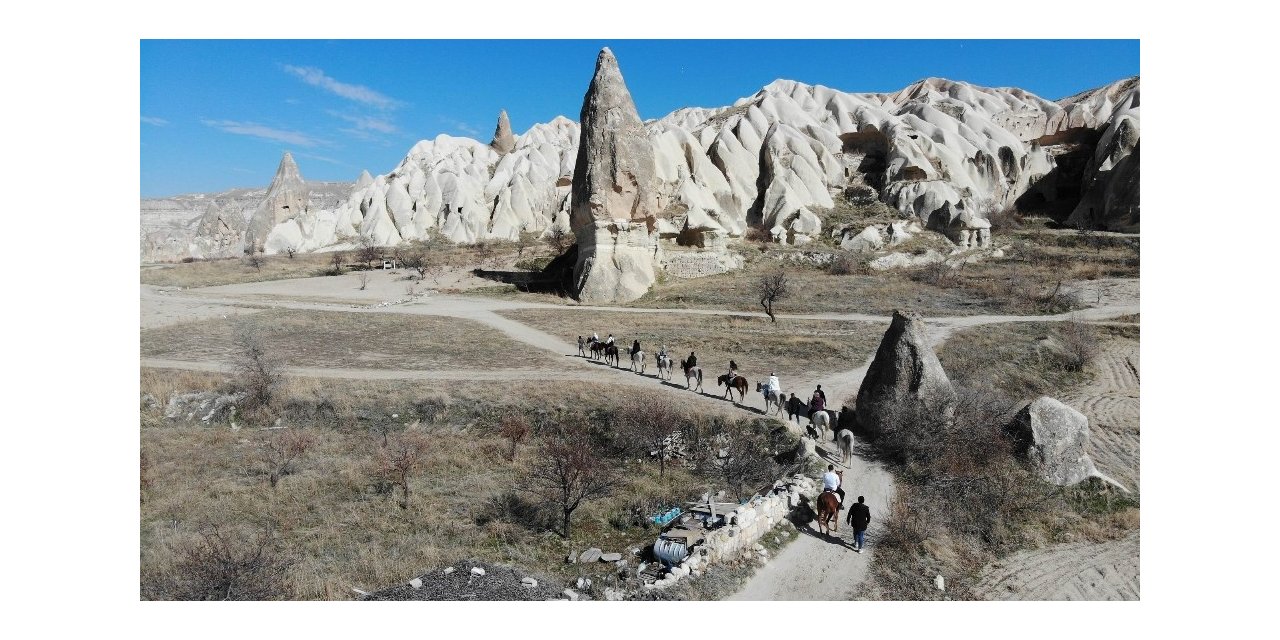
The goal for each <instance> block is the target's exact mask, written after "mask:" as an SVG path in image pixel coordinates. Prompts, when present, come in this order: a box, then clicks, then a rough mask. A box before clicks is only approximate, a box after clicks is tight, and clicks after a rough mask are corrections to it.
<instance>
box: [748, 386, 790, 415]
mask: <svg viewBox="0 0 1280 640" xmlns="http://www.w3.org/2000/svg"><path fill="white" fill-rule="evenodd" d="M743 382H744V383H745V382H746V380H743ZM744 386H745V384H744ZM756 391H762V392H764V414H765V415H766V416H767V415H769V413H770V412H771V411H772V410H773V409H775V408H776V409H777V410H778V415H782V410H783V406H782V404H783V402H784V396H783V394H782V392H781V391H774V390H773V389H770V390H768V391H765V388H764V383H763V382H757V383H756Z"/></svg>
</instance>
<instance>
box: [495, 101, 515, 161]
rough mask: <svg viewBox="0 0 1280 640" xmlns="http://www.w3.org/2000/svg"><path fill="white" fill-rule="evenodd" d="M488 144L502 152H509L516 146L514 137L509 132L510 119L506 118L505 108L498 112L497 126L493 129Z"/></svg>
mask: <svg viewBox="0 0 1280 640" xmlns="http://www.w3.org/2000/svg"><path fill="white" fill-rule="evenodd" d="M489 146H491V147H493V150H494V151H497V152H498V153H502V154H506V153H511V150H512V149H515V148H516V137H515V134H513V133H511V120H510V119H508V118H507V110H506V109H503V110H502V111H501V112H500V113H499V114H498V127H497V128H496V129H494V130H493V142H490V143H489Z"/></svg>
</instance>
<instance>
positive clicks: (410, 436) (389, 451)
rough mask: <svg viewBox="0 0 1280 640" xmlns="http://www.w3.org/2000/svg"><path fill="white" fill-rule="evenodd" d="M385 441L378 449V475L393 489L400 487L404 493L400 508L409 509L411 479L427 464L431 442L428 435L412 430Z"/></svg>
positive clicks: (376, 460) (376, 461)
mask: <svg viewBox="0 0 1280 640" xmlns="http://www.w3.org/2000/svg"><path fill="white" fill-rule="evenodd" d="M384 437H385V434H384ZM384 442H385V443H386V444H385V445H384V446H383V447H382V448H381V449H379V450H378V453H377V457H376V459H375V463H376V466H377V475H378V477H379V479H380V480H381V481H383V482H384V483H386V484H388V485H390V486H391V487H392V489H393V490H394V488H395V487H400V490H401V492H402V494H403V499H402V500H401V501H400V508H401V509H408V508H409V481H410V480H412V479H413V476H415V475H416V474H417V473H418V472H419V471H421V470H422V467H423V466H424V465H425V464H426V461H427V450H428V449H429V448H430V442H429V441H428V440H427V438H426V436H424V435H422V434H421V433H417V432H412V431H411V432H407V433H401V434H399V435H397V436H395V437H391V438H387V439H385V440H384Z"/></svg>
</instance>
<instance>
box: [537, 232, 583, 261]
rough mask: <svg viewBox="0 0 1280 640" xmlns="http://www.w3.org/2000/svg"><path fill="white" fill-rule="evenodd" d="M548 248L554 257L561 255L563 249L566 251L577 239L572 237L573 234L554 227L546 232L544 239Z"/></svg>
mask: <svg viewBox="0 0 1280 640" xmlns="http://www.w3.org/2000/svg"><path fill="white" fill-rule="evenodd" d="M545 239H546V243H547V246H548V247H551V249H552V250H553V251H555V252H556V255H557V256H558V255H562V254H563V253H564V251H565V249H568V248H569V247H570V246H572V245H573V243H575V242H577V238H575V237H574V236H573V232H571V231H566V230H565V229H564V228H562V227H559V226H555V227H552V228H551V230H550V231H548V232H547V235H546V237H545Z"/></svg>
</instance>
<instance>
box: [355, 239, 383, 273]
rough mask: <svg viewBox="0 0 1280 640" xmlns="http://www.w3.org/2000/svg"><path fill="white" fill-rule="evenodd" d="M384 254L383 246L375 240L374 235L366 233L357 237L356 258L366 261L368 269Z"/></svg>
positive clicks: (365, 264)
mask: <svg viewBox="0 0 1280 640" xmlns="http://www.w3.org/2000/svg"><path fill="white" fill-rule="evenodd" d="M381 255H382V248H381V247H379V246H378V243H377V242H375V241H374V240H373V236H371V235H369V234H367V233H364V234H360V237H359V238H357V239H356V259H357V260H359V261H360V262H363V263H364V266H365V268H366V269H368V268H371V267H372V266H373V261H374V260H377V259H378V258H379V257H381Z"/></svg>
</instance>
